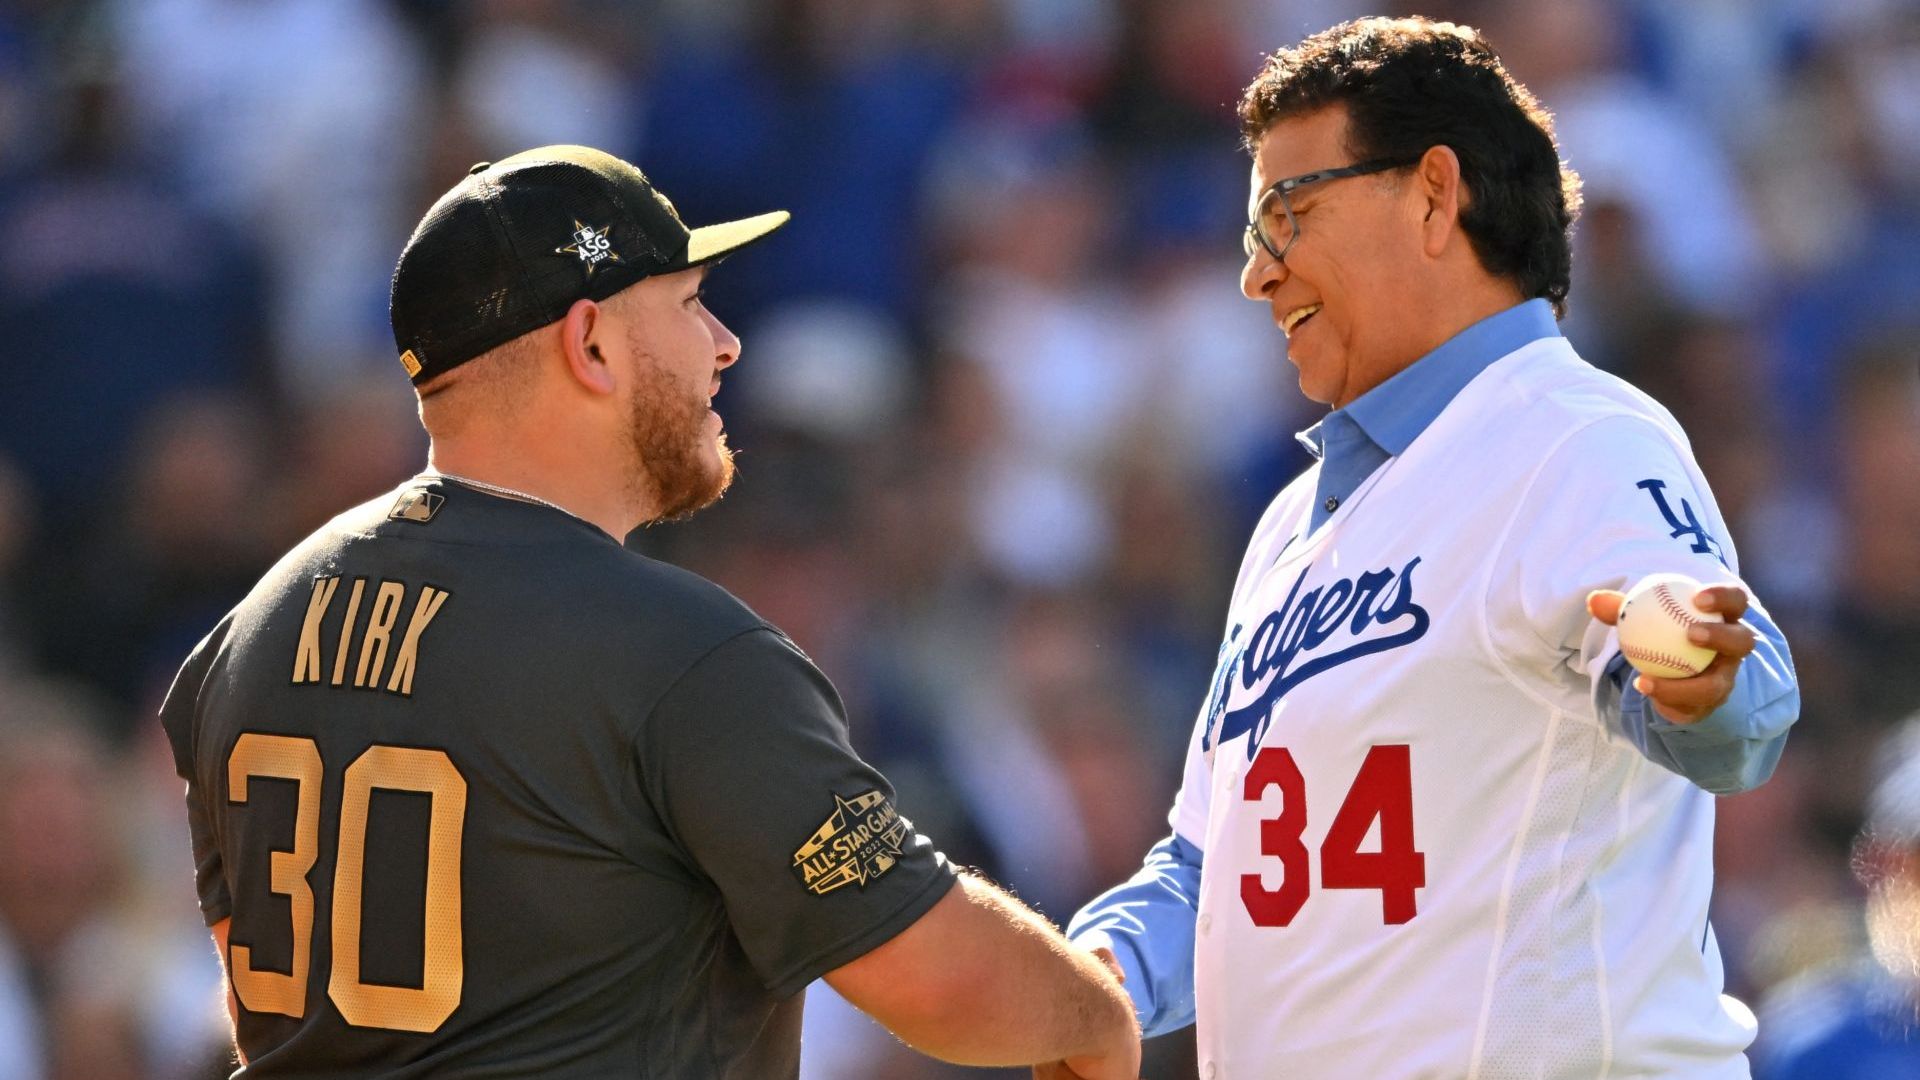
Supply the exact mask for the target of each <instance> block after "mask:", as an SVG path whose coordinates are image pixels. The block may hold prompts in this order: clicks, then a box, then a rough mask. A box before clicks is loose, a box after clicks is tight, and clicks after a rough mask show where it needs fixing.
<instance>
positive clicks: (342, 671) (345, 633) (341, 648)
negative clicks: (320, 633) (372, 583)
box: [333, 577, 367, 686]
mask: <svg viewBox="0 0 1920 1080" xmlns="http://www.w3.org/2000/svg"><path fill="white" fill-rule="evenodd" d="M366 588H367V579H366V578H363V577H357V578H354V579H353V592H351V593H349V594H348V595H347V615H346V618H344V619H341V620H340V644H338V645H336V646H334V649H333V685H335V686H339V685H340V684H341V683H342V682H345V681H346V678H347V654H348V653H350V652H352V651H353V619H354V616H356V615H358V614H360V594H361V593H362V592H364V591H366Z"/></svg>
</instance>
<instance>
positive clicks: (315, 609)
mask: <svg viewBox="0 0 1920 1080" xmlns="http://www.w3.org/2000/svg"><path fill="white" fill-rule="evenodd" d="M339 587H340V579H339V578H338V577H323V578H315V579H314V581H313V594H312V595H310V596H308V597H307V618H306V621H305V622H303V623H301V624H300V646H299V648H297V649H295V650H294V653H293V681H294V682H296V683H308V682H312V683H317V682H319V681H320V620H321V619H322V618H323V617H325V616H326V614H327V605H328V604H331V603H333V593H334V590H336V589H338V588H339Z"/></svg>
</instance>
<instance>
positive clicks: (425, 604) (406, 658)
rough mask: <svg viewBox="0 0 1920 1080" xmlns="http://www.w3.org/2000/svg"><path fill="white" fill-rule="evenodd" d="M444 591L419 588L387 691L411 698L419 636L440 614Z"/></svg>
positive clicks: (444, 600)
mask: <svg viewBox="0 0 1920 1080" xmlns="http://www.w3.org/2000/svg"><path fill="white" fill-rule="evenodd" d="M447 596H448V593H447V591H446V590H445V589H436V588H434V587H433V586H431V585H423V586H421V587H420V599H419V601H418V602H416V603H415V604H414V605H413V618H411V619H408V620H407V632H406V634H405V636H403V637H402V638H401V639H400V652H399V654H398V655H396V656H395V657H394V658H393V678H391V679H389V680H387V689H388V690H389V691H392V692H394V693H398V694H401V695H403V696H406V697H412V696H413V669H414V665H415V664H416V663H417V662H418V661H419V659H420V635H421V634H423V633H425V632H426V629H427V624H428V623H430V622H432V621H433V617H434V616H435V615H438V614H440V605H442V604H444V603H446V602H447Z"/></svg>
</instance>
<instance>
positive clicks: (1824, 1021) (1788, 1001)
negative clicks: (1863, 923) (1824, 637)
mask: <svg viewBox="0 0 1920 1080" xmlns="http://www.w3.org/2000/svg"><path fill="white" fill-rule="evenodd" d="M1880 764H1881V766H1882V768H1881V779H1880V781H1879V783H1878V785H1877V786H1875V787H1874V789H1873V794H1872V796H1871V798H1870V800H1869V802H1868V812H1867V821H1866V827H1865V829H1864V830H1862V832H1861V834H1860V839H1859V842H1858V844H1857V846H1856V848H1855V858H1854V865H1855V867H1856V869H1857V870H1858V872H1859V874H1860V878H1861V881H1862V882H1863V883H1864V884H1865V885H1866V886H1867V889H1868V896H1867V935H1868V940H1869V942H1870V944H1871V946H1872V956H1871V958H1870V959H1868V958H1863V957H1858V955H1857V954H1855V953H1850V952H1842V953H1836V954H1833V955H1830V956H1829V958H1828V960H1827V962H1826V963H1824V964H1819V965H1817V966H1812V967H1810V968H1809V969H1808V970H1806V971H1804V972H1802V973H1801V974H1799V975H1798V976H1797V977H1795V978H1794V979H1792V980H1791V981H1790V982H1788V983H1786V984H1785V985H1783V986H1782V987H1781V988H1780V989H1779V991H1778V992H1777V993H1776V995H1775V996H1774V999H1773V1000H1772V1001H1770V1002H1768V1004H1767V1007H1766V1009H1765V1011H1764V1012H1763V1014H1762V1026H1761V1029H1760V1030H1761V1034H1762V1036H1763V1039H1764V1042H1763V1043H1762V1044H1761V1045H1760V1046H1759V1047H1757V1048H1756V1050H1755V1054H1754V1062H1755V1070H1754V1075H1755V1077H1756V1078H1757V1080H1869V1078H1872V1080H1883V1078H1887V1077H1896V1076H1916V1075H1920V718H1916V719H1915V720H1910V721H1909V722H1908V723H1907V725H1906V727H1905V728H1904V729H1902V730H1901V731H1899V732H1897V733H1896V734H1895V735H1894V736H1893V737H1892V738H1889V739H1888V740H1886V742H1885V743H1884V744H1883V746H1882V750H1881V759H1880Z"/></svg>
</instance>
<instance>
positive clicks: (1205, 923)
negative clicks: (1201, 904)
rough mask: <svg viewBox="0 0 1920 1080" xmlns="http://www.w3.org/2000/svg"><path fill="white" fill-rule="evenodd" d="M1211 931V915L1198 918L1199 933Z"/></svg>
mask: <svg viewBox="0 0 1920 1080" xmlns="http://www.w3.org/2000/svg"><path fill="white" fill-rule="evenodd" d="M1211 929H1213V916H1211V915H1202V916H1200V932H1201V933H1203V934H1204V933H1206V932H1207V931H1209V930H1211Z"/></svg>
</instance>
